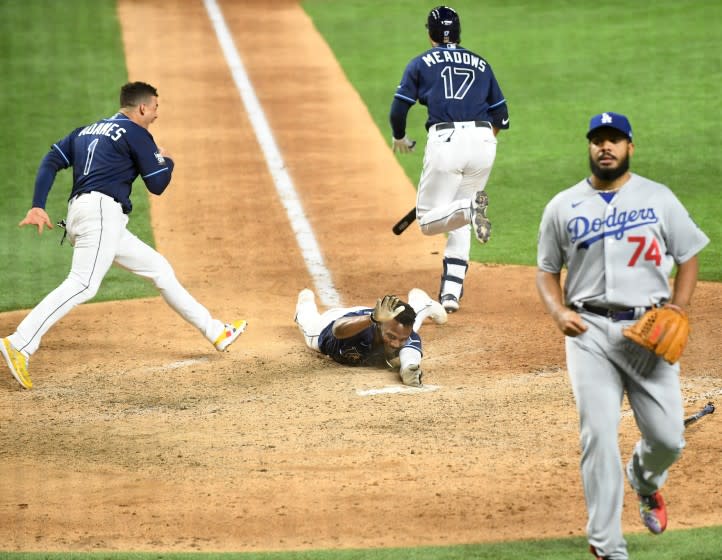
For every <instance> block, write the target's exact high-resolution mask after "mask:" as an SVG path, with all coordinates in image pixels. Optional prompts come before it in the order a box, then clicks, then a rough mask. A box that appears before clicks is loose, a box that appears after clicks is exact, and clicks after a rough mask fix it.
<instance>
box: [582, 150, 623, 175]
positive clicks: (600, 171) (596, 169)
mask: <svg viewBox="0 0 722 560" xmlns="http://www.w3.org/2000/svg"><path fill="white" fill-rule="evenodd" d="M589 168H590V169H591V170H592V175H594V176H595V177H596V178H597V179H599V180H601V181H614V180H615V179H618V178H619V177H621V176H622V175H624V174H625V173H626V172H627V171H629V154H627V155H626V156H624V157H623V158H622V159H620V160H619V165H617V167H614V168H602V167H600V166H599V164H598V163H597V162H596V161H594V159H592V156H589Z"/></svg>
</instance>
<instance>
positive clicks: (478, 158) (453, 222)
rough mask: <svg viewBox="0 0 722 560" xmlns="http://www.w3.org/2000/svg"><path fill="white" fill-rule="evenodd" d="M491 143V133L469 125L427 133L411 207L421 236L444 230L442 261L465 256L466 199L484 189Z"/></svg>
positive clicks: (467, 235) (493, 148)
mask: <svg viewBox="0 0 722 560" xmlns="http://www.w3.org/2000/svg"><path fill="white" fill-rule="evenodd" d="M496 144H497V141H496V137H495V136H494V133H493V132H492V130H491V129H490V128H486V127H477V126H476V124H475V122H474V121H469V122H457V123H454V128H450V129H442V130H436V127H435V126H432V127H431V128H430V129H429V133H428V137H427V142H426V151H425V152H424V165H423V169H422V171H421V178H420V179H419V189H418V192H417V196H416V209H417V217H418V220H419V225H420V227H421V231H422V233H424V234H425V235H436V234H439V233H445V232H448V234H449V237H448V241H447V243H446V250H445V252H444V256H445V257H451V258H457V259H462V260H467V259H468V258H469V250H470V248H471V230H470V228H469V223H470V222H471V200H472V198H473V196H474V194H475V193H476V192H478V191H480V190H484V187H486V183H487V182H488V180H489V175H490V174H491V168H492V166H493V165H494V159H495V158H496Z"/></svg>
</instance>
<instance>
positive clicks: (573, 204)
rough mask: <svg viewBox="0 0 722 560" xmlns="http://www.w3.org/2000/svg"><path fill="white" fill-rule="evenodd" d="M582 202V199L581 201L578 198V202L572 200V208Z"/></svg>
mask: <svg viewBox="0 0 722 560" xmlns="http://www.w3.org/2000/svg"><path fill="white" fill-rule="evenodd" d="M582 202H584V201H583V200H580V201H579V202H572V208H576V207H577V206H579V205H580V204H581V203H582Z"/></svg>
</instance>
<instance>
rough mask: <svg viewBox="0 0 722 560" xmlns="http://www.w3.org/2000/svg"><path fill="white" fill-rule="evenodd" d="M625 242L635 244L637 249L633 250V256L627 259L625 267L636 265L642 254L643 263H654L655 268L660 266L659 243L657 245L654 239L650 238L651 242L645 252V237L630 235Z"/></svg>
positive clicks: (660, 253)
mask: <svg viewBox="0 0 722 560" xmlns="http://www.w3.org/2000/svg"><path fill="white" fill-rule="evenodd" d="M627 240H628V241H629V242H630V243H636V244H637V248H636V249H635V250H634V254H633V255H632V258H631V259H629V262H628V263H627V266H634V265H635V264H637V261H638V260H639V257H640V255H641V254H642V252H644V260H645V261H654V264H656V265H657V266H659V265H660V264H662V252H661V251H660V250H659V243H657V240H656V239H655V238H654V237H653V238H652V242H651V243H650V244H649V247H647V250H646V251H645V250H644V248H645V246H646V245H647V238H646V237H642V236H639V235H630V236H629V237H628V238H627Z"/></svg>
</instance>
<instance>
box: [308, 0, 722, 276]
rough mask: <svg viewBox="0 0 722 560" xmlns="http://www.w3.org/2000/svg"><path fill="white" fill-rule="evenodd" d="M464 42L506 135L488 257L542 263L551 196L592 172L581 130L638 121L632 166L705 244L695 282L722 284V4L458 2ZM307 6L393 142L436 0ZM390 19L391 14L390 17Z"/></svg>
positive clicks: (671, 0)
mask: <svg viewBox="0 0 722 560" xmlns="http://www.w3.org/2000/svg"><path fill="white" fill-rule="evenodd" d="M452 5H453V7H454V8H456V9H457V11H458V12H459V14H460V17H461V24H462V44H463V45H464V46H465V47H467V48H469V49H470V50H472V51H474V52H476V53H477V54H480V55H481V56H483V57H485V58H486V59H487V60H488V61H489V62H490V63H491V65H492V68H493V69H494V73H495V74H496V76H497V79H498V80H499V83H500V84H501V87H502V89H503V91H504V95H505V97H506V98H507V100H508V105H509V112H510V116H511V128H510V130H508V131H505V132H502V133H501V134H500V135H499V146H498V151H497V158H496V163H495V165H494V170H493V172H492V175H491V179H490V181H489V185H488V191H489V193H490V197H491V205H490V207H489V217H490V218H491V220H492V223H493V225H494V236H493V238H492V242H491V243H489V244H488V245H486V246H483V247H482V246H481V245H479V244H477V243H474V245H473V248H472V257H473V258H474V259H475V260H479V261H482V262H494V263H513V264H524V265H534V264H535V263H536V238H537V228H538V225H539V219H540V217H541V213H542V210H543V208H544V205H545V204H546V203H547V202H548V201H549V199H550V198H551V197H552V195H553V194H555V193H556V192H558V191H560V190H562V189H564V188H567V187H569V186H571V185H573V184H575V183H576V182H577V181H579V180H580V179H582V178H583V177H584V176H586V175H588V172H589V170H588V165H587V153H586V139H585V137H584V135H585V133H586V127H587V125H588V122H589V118H590V117H591V116H592V115H593V114H596V113H600V112H602V111H616V112H621V113H625V114H627V115H628V116H629V117H630V120H631V122H632V126H633V128H634V135H635V144H636V153H635V157H634V161H633V163H632V169H633V171H635V172H637V173H639V174H641V175H645V176H647V177H649V178H651V179H653V180H656V181H659V182H661V183H665V184H667V185H668V186H670V187H671V188H672V189H673V190H674V191H675V193H676V194H677V196H678V197H679V198H680V200H681V201H682V202H683V203H684V204H685V206H686V207H687V209H688V210H689V211H690V214H691V215H692V216H693V218H694V219H695V221H696V222H697V223H698V224H699V225H700V226H701V227H702V229H703V230H704V231H705V233H707V235H708V236H709V237H710V239H711V243H710V245H709V246H708V247H707V248H706V249H705V250H704V251H703V252H702V253H701V254H700V263H701V273H700V278H701V279H706V280H716V281H720V280H722V220H721V219H720V216H721V215H722V198H720V196H719V194H718V193H719V187H718V182H719V177H720V176H722V163H721V162H722V158H720V157H719V155H717V154H716V152H717V145H718V140H719V136H720V128H719V124H718V123H719V115H720V111H722V103H721V102H720V99H722V55H721V54H720V53H722V26H720V25H719V22H720V21H722V3H720V2H714V1H712V0H709V1H699V0H698V1H690V0H687V1H679V0H659V1H656V2H628V1H627V0H610V1H608V2H602V3H598V2H589V1H587V2H575V1H571V0H545V1H542V0H527V1H519V0H488V1H484V2H478V1H476V0H457V1H456V2H454V3H453V4H452ZM303 6H304V8H305V9H306V11H307V12H308V13H309V14H310V16H311V17H312V19H313V21H314V23H315V25H316V27H317V28H318V29H319V30H320V31H321V33H322V34H323V35H324V37H325V38H326V40H327V41H328V43H329V45H330V46H331V48H332V49H333V51H334V53H335V55H336V57H337V58H338V60H339V62H340V64H341V65H342V67H343V69H344V71H345V73H346V75H347V76H348V78H349V80H350V81H351V82H352V83H353V85H354V86H355V87H356V89H357V90H358V92H359V94H360V95H361V97H362V98H363V100H364V101H365V103H366V105H367V106H368V108H369V111H370V113H371V115H372V117H373V118H374V120H375V122H376V124H377V126H378V127H379V130H380V131H381V133H382V134H383V136H384V137H385V138H388V139H390V137H391V129H390V125H389V123H388V112H389V108H390V105H391V101H392V97H393V94H394V91H395V88H396V86H397V85H398V83H399V81H400V79H401V75H402V73H403V70H404V68H405V66H406V64H407V63H408V61H409V60H410V59H411V58H413V57H414V56H416V55H417V54H419V53H420V52H422V51H423V50H425V49H426V48H428V46H429V45H428V39H427V36H426V30H425V29H424V24H425V18H426V14H427V13H428V10H429V9H430V7H432V6H431V5H430V4H429V5H427V4H423V3H420V2H418V1H416V0H397V1H395V2H385V1H382V0H346V1H344V2H333V1H330V0H305V1H304V2H303ZM382 15H383V18H382ZM425 120H426V108H425V107H422V106H420V105H418V104H417V105H415V106H414V107H413V108H412V109H411V112H410V113H409V126H408V135H409V137H411V138H415V139H416V140H419V141H420V142H419V149H417V152H416V153H415V154H412V155H399V156H398V161H399V163H400V164H401V165H402V166H403V168H404V170H405V171H406V174H407V175H408V177H409V178H410V179H411V181H412V182H413V183H414V184H416V182H417V181H418V177H419V173H420V171H421V164H422V158H423V144H424V139H425V130H424V128H423V125H424V122H425Z"/></svg>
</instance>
